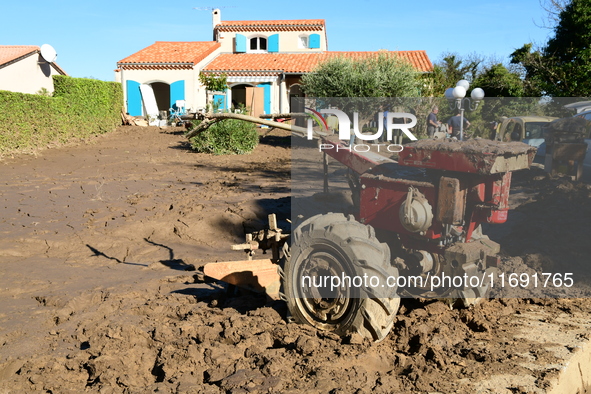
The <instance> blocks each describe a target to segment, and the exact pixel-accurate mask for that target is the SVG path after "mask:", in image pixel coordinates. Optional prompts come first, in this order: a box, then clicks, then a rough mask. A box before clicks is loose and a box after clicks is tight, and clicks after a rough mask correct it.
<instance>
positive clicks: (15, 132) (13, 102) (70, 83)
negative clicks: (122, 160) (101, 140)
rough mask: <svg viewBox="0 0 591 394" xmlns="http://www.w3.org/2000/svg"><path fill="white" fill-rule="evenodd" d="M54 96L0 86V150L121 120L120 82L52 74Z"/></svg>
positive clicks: (104, 128)
mask: <svg viewBox="0 0 591 394" xmlns="http://www.w3.org/2000/svg"><path fill="white" fill-rule="evenodd" d="M53 84H54V92H53V97H47V96H43V95H35V94H24V93H15V92H8V91H3V90H0V154H2V153H7V152H11V151H18V150H26V149H34V148H40V147H44V146H47V145H48V144H52V143H64V142H67V141H70V140H72V139H74V138H85V137H88V136H90V135H94V134H102V133H106V132H109V131H113V130H115V128H116V127H117V126H118V125H120V124H121V108H122V105H123V91H122V89H121V84H119V83H116V82H103V81H98V80H94V79H85V78H72V77H67V76H63V75H56V76H53Z"/></svg>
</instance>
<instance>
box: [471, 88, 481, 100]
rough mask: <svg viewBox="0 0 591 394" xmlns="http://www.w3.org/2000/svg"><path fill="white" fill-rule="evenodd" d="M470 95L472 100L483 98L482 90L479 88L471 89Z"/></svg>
mask: <svg viewBox="0 0 591 394" xmlns="http://www.w3.org/2000/svg"><path fill="white" fill-rule="evenodd" d="M470 96H471V97H472V99H473V100H474V101H480V100H482V99H483V98H484V90H482V89H481V88H476V89H473V90H472V93H471V94H470Z"/></svg>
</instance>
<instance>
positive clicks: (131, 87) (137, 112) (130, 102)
mask: <svg viewBox="0 0 591 394" xmlns="http://www.w3.org/2000/svg"><path fill="white" fill-rule="evenodd" d="M126 89H127V113H128V114H130V115H131V116H142V95H141V93H140V83H139V82H136V81H132V80H129V79H128V80H127V81H126Z"/></svg>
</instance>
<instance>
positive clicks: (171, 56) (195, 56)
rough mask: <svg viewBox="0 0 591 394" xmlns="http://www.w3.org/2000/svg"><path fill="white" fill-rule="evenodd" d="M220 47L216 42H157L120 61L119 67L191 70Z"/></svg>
mask: <svg viewBox="0 0 591 394" xmlns="http://www.w3.org/2000/svg"><path fill="white" fill-rule="evenodd" d="M219 47H220V43H218V42H215V41H190V42H181V41H156V42H155V43H154V44H152V45H150V46H149V47H146V48H144V49H142V50H141V51H138V52H136V53H134V54H133V55H131V56H128V57H126V58H125V59H123V60H120V61H118V62H117V65H118V66H123V67H124V68H132V66H135V67H134V68H138V67H139V68H142V67H144V68H145V67H148V68H150V67H152V66H154V65H158V67H163V65H170V66H171V67H173V68H175V67H176V68H187V67H188V68H191V67H192V66H194V65H195V64H197V63H199V62H200V61H201V60H203V59H205V58H206V57H207V55H209V54H211V53H212V52H213V51H215V50H216V49H218V48H219Z"/></svg>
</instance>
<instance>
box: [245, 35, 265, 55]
mask: <svg viewBox="0 0 591 394" xmlns="http://www.w3.org/2000/svg"><path fill="white" fill-rule="evenodd" d="M248 48H249V52H267V38H266V37H252V38H251V39H250V44H249V47H248Z"/></svg>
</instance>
